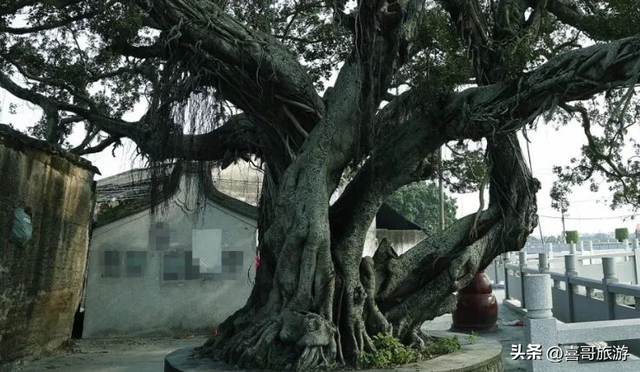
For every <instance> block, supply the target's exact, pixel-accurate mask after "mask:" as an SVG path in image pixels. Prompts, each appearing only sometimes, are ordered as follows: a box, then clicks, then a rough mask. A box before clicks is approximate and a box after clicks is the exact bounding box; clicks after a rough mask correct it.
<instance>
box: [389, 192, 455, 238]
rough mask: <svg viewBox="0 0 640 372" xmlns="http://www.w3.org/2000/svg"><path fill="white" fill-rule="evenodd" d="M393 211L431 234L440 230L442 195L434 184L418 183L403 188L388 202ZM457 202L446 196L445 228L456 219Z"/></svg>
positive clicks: (392, 195)
mask: <svg viewBox="0 0 640 372" xmlns="http://www.w3.org/2000/svg"><path fill="white" fill-rule="evenodd" d="M387 204H389V205H390V206H391V207H393V209H395V210H397V211H398V212H400V214H402V215H403V216H404V217H406V218H407V219H409V220H410V221H411V222H414V223H416V224H418V225H420V226H422V227H423V228H425V229H427V231H429V232H430V233H433V232H435V231H437V230H438V229H439V228H440V194H439V191H438V187H437V186H436V185H435V184H434V183H424V182H416V183H412V184H409V185H406V186H403V187H401V188H400V189H398V190H397V191H396V192H394V193H393V194H391V196H390V197H389V199H388V200H387ZM457 209H458V207H457V205H456V200H455V199H453V198H452V197H450V196H448V195H446V194H445V195H444V212H445V213H444V222H445V227H446V226H449V225H450V224H452V223H453V222H454V221H455V219H456V210H457Z"/></svg>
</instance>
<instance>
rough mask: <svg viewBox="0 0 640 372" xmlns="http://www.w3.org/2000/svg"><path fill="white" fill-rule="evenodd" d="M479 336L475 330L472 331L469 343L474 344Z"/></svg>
mask: <svg viewBox="0 0 640 372" xmlns="http://www.w3.org/2000/svg"><path fill="white" fill-rule="evenodd" d="M477 338H478V334H477V333H476V332H475V331H471V333H470V334H469V343H470V344H474V343H475V342H476V339H477Z"/></svg>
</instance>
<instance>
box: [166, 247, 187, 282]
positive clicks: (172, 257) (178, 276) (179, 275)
mask: <svg viewBox="0 0 640 372" xmlns="http://www.w3.org/2000/svg"><path fill="white" fill-rule="evenodd" d="M184 261H185V258H184V253H183V252H168V253H165V254H164V256H163V258H162V279H163V280H184V279H185V265H184Z"/></svg>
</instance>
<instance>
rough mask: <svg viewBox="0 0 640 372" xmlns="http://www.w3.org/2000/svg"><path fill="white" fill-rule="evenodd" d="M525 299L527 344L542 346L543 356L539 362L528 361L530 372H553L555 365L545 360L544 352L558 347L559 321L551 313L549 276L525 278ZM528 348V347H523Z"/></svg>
mask: <svg viewBox="0 0 640 372" xmlns="http://www.w3.org/2000/svg"><path fill="white" fill-rule="evenodd" d="M524 282H525V288H524V297H526V298H527V303H528V306H527V318H526V320H525V322H526V327H525V330H526V344H527V345H540V346H541V350H542V351H543V354H542V355H541V358H540V359H539V360H535V359H531V360H527V361H526V362H527V371H528V372H546V371H552V370H553V367H554V365H553V364H552V363H551V362H550V361H549V360H548V359H547V358H545V355H544V351H546V350H549V348H550V347H552V346H557V345H558V330H557V321H556V319H555V318H554V317H553V313H552V312H551V309H552V307H553V306H552V305H553V301H552V297H551V278H550V276H549V274H531V275H527V276H526V277H525V281H524ZM523 346H524V347H527V346H526V345H523Z"/></svg>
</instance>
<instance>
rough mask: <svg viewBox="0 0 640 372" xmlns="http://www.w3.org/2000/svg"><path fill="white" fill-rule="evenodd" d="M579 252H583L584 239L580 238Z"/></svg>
mask: <svg viewBox="0 0 640 372" xmlns="http://www.w3.org/2000/svg"><path fill="white" fill-rule="evenodd" d="M580 253H582V254H584V241H582V240H580Z"/></svg>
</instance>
